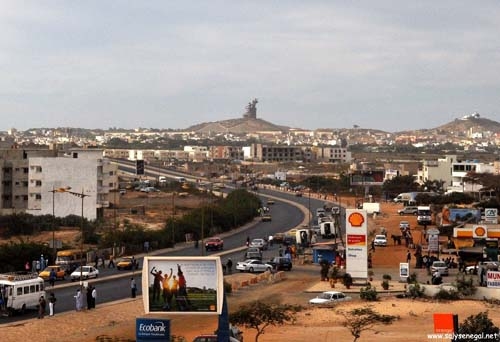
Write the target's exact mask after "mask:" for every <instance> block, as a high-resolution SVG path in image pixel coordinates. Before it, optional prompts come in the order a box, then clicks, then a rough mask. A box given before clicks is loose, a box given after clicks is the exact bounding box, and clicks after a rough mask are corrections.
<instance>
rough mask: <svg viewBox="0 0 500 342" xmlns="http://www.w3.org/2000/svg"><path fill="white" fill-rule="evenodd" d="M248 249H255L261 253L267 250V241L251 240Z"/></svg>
mask: <svg viewBox="0 0 500 342" xmlns="http://www.w3.org/2000/svg"><path fill="white" fill-rule="evenodd" d="M248 247H257V248H260V250H261V251H262V250H264V249H267V241H266V240H264V239H253V240H252V241H251V242H250V245H249V246H248Z"/></svg>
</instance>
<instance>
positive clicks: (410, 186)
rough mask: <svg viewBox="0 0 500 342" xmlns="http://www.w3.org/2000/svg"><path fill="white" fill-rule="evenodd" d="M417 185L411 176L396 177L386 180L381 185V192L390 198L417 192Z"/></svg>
mask: <svg viewBox="0 0 500 342" xmlns="http://www.w3.org/2000/svg"><path fill="white" fill-rule="evenodd" d="M417 190H418V183H417V182H415V178H413V177H412V176H397V177H394V178H393V179H389V180H386V181H385V182H384V184H383V185H382V191H384V192H385V193H386V194H388V195H390V196H396V195H397V194H399V193H401V192H410V191H417Z"/></svg>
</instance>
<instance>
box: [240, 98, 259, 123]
mask: <svg viewBox="0 0 500 342" xmlns="http://www.w3.org/2000/svg"><path fill="white" fill-rule="evenodd" d="M257 103H259V101H258V100H257V99H253V100H252V101H251V102H249V103H248V104H247V106H246V107H245V109H246V110H247V111H246V112H245V114H243V117H244V118H245V119H257Z"/></svg>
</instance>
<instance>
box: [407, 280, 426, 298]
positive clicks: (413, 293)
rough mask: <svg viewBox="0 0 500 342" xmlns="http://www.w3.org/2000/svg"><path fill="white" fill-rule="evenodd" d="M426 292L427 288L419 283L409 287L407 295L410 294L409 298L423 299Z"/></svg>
mask: <svg viewBox="0 0 500 342" xmlns="http://www.w3.org/2000/svg"><path fill="white" fill-rule="evenodd" d="M424 290H425V288H424V287H423V286H422V285H420V284H419V283H413V284H410V285H409V286H408V289H407V291H406V292H407V294H408V297H411V298H414V299H415V298H421V297H423V296H424Z"/></svg>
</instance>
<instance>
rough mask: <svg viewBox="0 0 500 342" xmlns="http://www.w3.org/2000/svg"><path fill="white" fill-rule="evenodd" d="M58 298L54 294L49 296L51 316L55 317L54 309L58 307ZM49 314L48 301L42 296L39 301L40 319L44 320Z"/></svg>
mask: <svg viewBox="0 0 500 342" xmlns="http://www.w3.org/2000/svg"><path fill="white" fill-rule="evenodd" d="M56 301H57V299H56V296H55V294H54V292H51V293H50V295H49V316H54V307H55V305H56ZM46 312H47V300H46V299H45V297H44V296H40V299H39V300H38V319H41V318H44V317H45V313H46Z"/></svg>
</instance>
